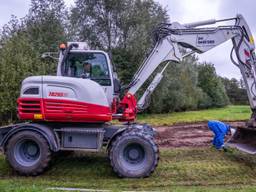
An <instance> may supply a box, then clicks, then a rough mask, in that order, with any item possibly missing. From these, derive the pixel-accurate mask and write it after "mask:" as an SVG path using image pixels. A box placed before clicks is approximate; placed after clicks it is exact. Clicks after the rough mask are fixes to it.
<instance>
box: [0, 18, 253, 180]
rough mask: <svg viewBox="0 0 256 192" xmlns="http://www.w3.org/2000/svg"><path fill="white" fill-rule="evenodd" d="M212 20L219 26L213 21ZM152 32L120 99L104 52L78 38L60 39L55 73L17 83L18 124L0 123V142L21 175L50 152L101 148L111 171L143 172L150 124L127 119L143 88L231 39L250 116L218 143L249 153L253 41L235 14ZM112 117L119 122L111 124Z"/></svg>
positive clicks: (154, 155) (33, 170) (153, 159)
mask: <svg viewBox="0 0 256 192" xmlns="http://www.w3.org/2000/svg"><path fill="white" fill-rule="evenodd" d="M227 22H233V23H232V24H225V23H227ZM219 23H221V24H222V25H219V26H216V24H219ZM224 24H225V25H224ZM154 39H155V45H154V47H153V49H152V50H151V52H150V54H149V55H148V56H147V57H146V58H145V60H144V61H143V63H142V65H141V67H140V68H139V69H138V71H137V72H136V73H135V75H134V77H133V79H132V81H131V83H130V84H129V85H128V86H127V87H126V89H125V90H124V91H123V93H122V95H124V96H123V97H122V98H121V96H120V95H121V93H120V83H119V80H118V78H117V74H116V72H115V71H114V70H113V65H112V63H111V59H110V57H109V56H108V54H107V53H106V52H104V51H101V50H91V49H89V47H88V45H87V44H86V43H84V42H69V43H67V44H62V45H61V46H60V50H59V57H58V67H57V74H56V76H32V77H28V78H26V79H25V80H23V82H22V86H21V91H20V96H19V98H18V100H17V103H18V107H17V110H18V117H19V119H20V120H23V121H24V123H18V124H13V125H8V126H5V127H1V128H0V148H1V151H3V152H4V154H5V155H6V157H7V160H8V162H9V164H10V165H11V167H13V169H14V170H15V171H17V172H18V173H20V174H22V175H38V174H40V173H42V172H43V171H44V170H45V168H47V166H48V163H49V161H50V159H51V154H54V153H57V152H59V151H77V150H78V151H90V152H99V151H100V150H102V149H105V150H106V151H107V154H108V156H109V159H110V163H111V166H112V167H113V170H114V172H116V173H117V175H118V176H120V177H131V178H138V177H147V176H150V174H151V173H152V172H153V171H154V170H155V168H156V167H157V164H158V160H159V149H158V147H157V144H156V143H155V140H154V138H155V130H154V128H152V127H151V126H150V125H147V124H138V123H136V122H134V121H135V119H136V114H137V112H138V111H142V110H143V109H145V108H146V107H147V106H148V105H149V101H150V95H151V94H152V92H153V91H154V90H155V89H156V87H157V85H158V84H159V83H160V81H161V79H162V78H163V76H164V71H165V70H166V68H167V67H168V65H171V64H172V62H178V63H179V62H180V61H181V60H182V58H184V57H186V56H188V55H190V54H194V53H198V54H201V53H204V52H207V51H208V50H210V49H212V48H214V47H217V46H218V45H220V44H222V43H224V42H226V41H228V40H231V41H232V43H233V48H232V50H231V54H230V58H231V61H232V62H233V63H234V64H235V65H236V66H237V67H238V68H239V69H240V71H241V74H242V77H243V80H244V83H245V86H246V89H247V94H248V99H249V102H250V106H251V109H252V116H251V119H250V120H249V121H248V123H247V126H246V127H243V128H237V131H236V133H235V135H234V137H233V138H232V139H231V140H229V142H228V143H226V145H227V146H230V147H235V148H238V149H240V150H242V151H245V152H248V153H252V154H255V153H256V146H254V141H255V140H254V136H255V135H256V134H254V133H255V130H256V129H255V126H256V122H255V118H256V83H255V80H256V79H255V62H256V61H255V53H254V50H255V45H254V40H253V36H252V33H251V31H250V29H249V26H248V25H247V23H246V21H245V19H244V18H243V16H242V15H237V16H236V17H234V18H228V19H222V20H207V21H201V22H195V23H188V24H180V23H178V22H173V23H170V24H167V23H163V24H161V25H159V26H158V27H157V28H156V30H155V31H154ZM184 49H185V50H186V51H185V52H184V51H183V50H184ZM50 55H51V54H50V53H46V54H44V56H45V57H46V56H50ZM127 67H129V66H127ZM157 68H158V71H159V72H158V73H156V75H155V77H154V78H153V81H152V82H151V83H150V84H149V86H148V87H147V88H146V90H145V92H144V94H143V95H142V96H141V97H140V99H138V100H137V99H136V94H137V92H138V90H139V89H140V88H141V87H142V85H144V84H145V82H146V81H147V80H148V79H149V77H150V76H151V75H152V74H154V72H155V71H156V69H157ZM113 119H116V120H119V121H121V122H123V124H122V125H113V124H111V123H110V122H111V120H113ZM85 166H86V165H85Z"/></svg>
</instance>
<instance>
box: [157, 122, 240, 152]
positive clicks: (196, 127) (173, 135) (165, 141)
mask: <svg viewBox="0 0 256 192" xmlns="http://www.w3.org/2000/svg"><path fill="white" fill-rule="evenodd" d="M227 123H228V124H230V125H231V126H232V127H241V126H244V124H245V122H243V121H236V122H227ZM156 130H157V133H158V135H157V137H156V141H157V143H158V145H159V146H160V147H168V148H174V147H202V146H209V145H211V142H212V139H213V133H212V132H211V131H210V130H209V128H208V127H207V122H201V123H192V124H177V125H172V126H163V127H156Z"/></svg>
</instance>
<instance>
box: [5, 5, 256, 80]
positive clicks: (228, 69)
mask: <svg viewBox="0 0 256 192" xmlns="http://www.w3.org/2000/svg"><path fill="white" fill-rule="evenodd" d="M157 1H158V2H159V3H160V4H161V5H163V6H164V7H165V8H166V9H167V10H168V13H169V16H170V20H171V22H174V21H178V22H180V23H188V22H193V21H200V20H207V19H212V18H216V19H221V18H228V17H234V16H235V15H236V14H237V13H241V14H242V15H243V16H244V17H245V19H246V20H247V22H248V24H249V26H250V27H251V30H252V32H253V35H254V37H255V39H256V12H255V8H256V1H255V0H157ZM65 2H66V4H67V6H72V5H73V4H74V0H65ZM29 5H30V0H8V1H4V0H1V3H0V27H1V26H3V25H4V24H5V23H7V22H8V21H9V19H10V17H11V15H16V16H17V17H18V18H21V17H24V16H25V15H26V14H27V12H28V9H29ZM231 47H232V45H231V42H227V43H225V44H223V45H221V46H219V47H217V48H214V49H212V50H211V51H209V52H207V53H204V54H201V55H199V58H200V61H208V62H212V63H214V65H215V67H216V70H217V73H218V74H219V75H221V76H225V77H229V78H231V77H235V78H240V77H241V75H240V72H239V70H238V69H237V68H236V67H235V66H233V64H232V63H231V61H230V59H229V52H230V50H231Z"/></svg>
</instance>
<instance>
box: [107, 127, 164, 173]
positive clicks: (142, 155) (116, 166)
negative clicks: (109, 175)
mask: <svg viewBox="0 0 256 192" xmlns="http://www.w3.org/2000/svg"><path fill="white" fill-rule="evenodd" d="M109 158H110V162H111V166H112V168H113V170H114V172H116V173H117V175H118V176H120V177H129V178H142V177H148V176H150V174H151V173H153V172H154V170H155V168H156V167H157V164H158V160H159V150H158V147H157V145H156V144H155V142H154V140H153V138H152V137H150V136H147V135H144V134H142V133H139V132H128V133H123V134H122V135H121V136H119V137H117V138H116V140H114V141H113V142H112V144H111V147H110V152H109Z"/></svg>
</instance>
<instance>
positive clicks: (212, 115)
mask: <svg viewBox="0 0 256 192" xmlns="http://www.w3.org/2000/svg"><path fill="white" fill-rule="evenodd" d="M250 115H251V109H250V107H249V106H245V105H231V106H228V107H225V108H216V109H207V110H200V111H187V112H175V113H169V114H145V115H139V116H138V121H139V122H142V123H148V124H151V125H154V126H159V125H172V124H174V123H192V122H198V121H207V120H210V119H216V120H221V121H236V120H247V119H249V117H250Z"/></svg>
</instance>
